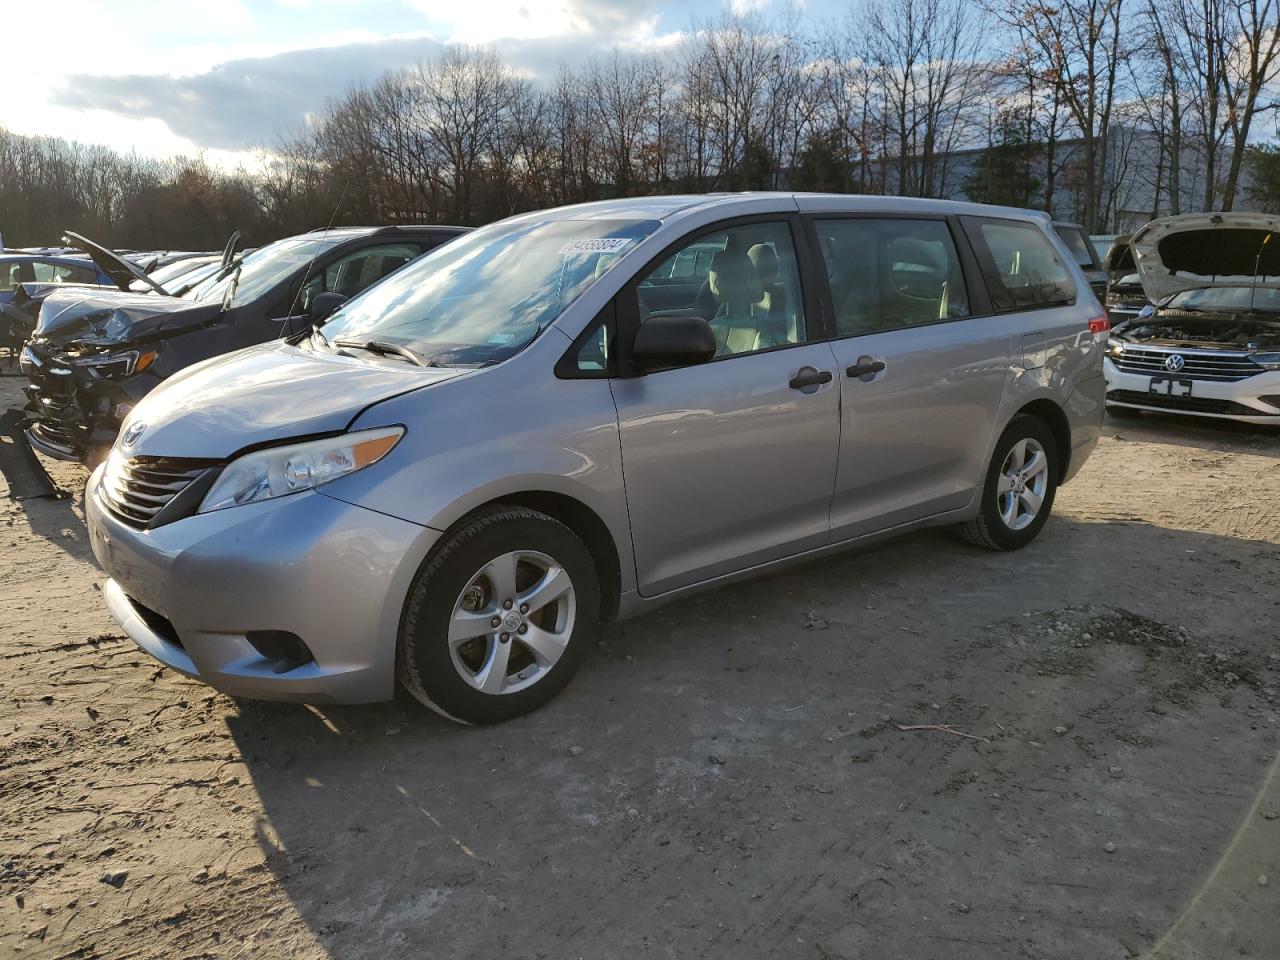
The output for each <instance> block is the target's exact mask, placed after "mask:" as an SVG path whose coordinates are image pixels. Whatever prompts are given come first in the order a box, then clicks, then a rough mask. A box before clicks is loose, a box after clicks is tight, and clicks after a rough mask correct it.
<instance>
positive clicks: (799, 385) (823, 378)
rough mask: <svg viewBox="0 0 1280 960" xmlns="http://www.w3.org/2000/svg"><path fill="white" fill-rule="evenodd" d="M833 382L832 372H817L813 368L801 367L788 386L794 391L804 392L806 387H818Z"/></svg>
mask: <svg viewBox="0 0 1280 960" xmlns="http://www.w3.org/2000/svg"><path fill="white" fill-rule="evenodd" d="M830 382H831V371H830V370H815V369H814V368H813V367H801V368H800V372H799V373H797V374H796V375H795V376H794V377H792V378H791V382H790V383H788V384H787V386H789V387H790V388H791V389H792V390H803V389H804V388H805V387H816V386H819V385H821V384H824V383H830Z"/></svg>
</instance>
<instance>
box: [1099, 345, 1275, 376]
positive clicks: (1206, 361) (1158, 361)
mask: <svg viewBox="0 0 1280 960" xmlns="http://www.w3.org/2000/svg"><path fill="white" fill-rule="evenodd" d="M1175 354H1176V355H1178V356H1180V357H1182V359H1183V367H1182V369H1181V370H1178V371H1170V370H1169V369H1168V368H1167V367H1165V365H1164V364H1165V361H1166V360H1167V359H1169V357H1171V356H1174V355H1175ZM1112 362H1113V363H1114V364H1115V365H1116V366H1117V367H1118V368H1119V369H1120V370H1122V371H1123V372H1125V373H1137V374H1143V375H1157V376H1159V375H1172V376H1179V377H1188V378H1189V379H1192V380H1226V381H1232V380H1244V379H1245V378H1247V377H1252V376H1254V375H1255V374H1259V373H1262V367H1260V366H1258V365H1257V364H1256V363H1254V362H1253V361H1252V360H1250V359H1249V356H1248V354H1243V353H1226V352H1218V351H1207V350H1200V351H1196V350H1179V349H1174V348H1170V349H1166V350H1152V349H1146V348H1143V347H1132V346H1129V345H1128V344H1126V345H1125V348H1124V352H1123V353H1121V354H1119V355H1118V356H1115V357H1113V358H1112Z"/></svg>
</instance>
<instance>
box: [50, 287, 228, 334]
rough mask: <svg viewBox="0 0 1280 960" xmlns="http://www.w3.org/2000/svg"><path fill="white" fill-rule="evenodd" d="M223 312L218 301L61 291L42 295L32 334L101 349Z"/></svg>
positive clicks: (84, 289) (203, 321)
mask: <svg viewBox="0 0 1280 960" xmlns="http://www.w3.org/2000/svg"><path fill="white" fill-rule="evenodd" d="M221 313H222V304H221V303H201V302H199V301H192V300H183V299H181V298H179V297H169V296H158V295H156V294H154V293H127V292H121V291H118V290H112V289H111V288H109V287H107V288H103V287H76V288H71V289H65V288H64V289H60V290H53V291H51V292H50V293H48V294H47V295H46V296H44V298H43V302H42V303H41V304H40V315H39V319H38V320H37V322H36V328H35V331H34V333H33V334H32V336H33V338H34V339H37V340H45V341H48V342H51V343H55V344H58V345H59V346H64V345H69V344H73V343H75V344H83V345H85V346H89V347H105V346H112V345H115V344H121V343H131V342H135V341H138V340H148V339H152V338H155V337H165V336H171V335H172V334H174V333H179V332H181V331H183V330H189V329H191V328H192V327H196V326H200V325H201V324H206V323H211V322H213V321H214V320H216V319H217V318H218V316H219V315H220V314H221Z"/></svg>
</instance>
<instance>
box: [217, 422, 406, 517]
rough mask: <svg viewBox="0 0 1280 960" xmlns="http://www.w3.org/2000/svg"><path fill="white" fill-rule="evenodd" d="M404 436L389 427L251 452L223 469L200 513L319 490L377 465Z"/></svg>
mask: <svg viewBox="0 0 1280 960" xmlns="http://www.w3.org/2000/svg"><path fill="white" fill-rule="evenodd" d="M402 436H404V427H383V428H381V429H378V430H361V431H359V432H357V433H344V434H342V435H341V436H337V437H327V438H325V439H324V440H310V441H308V442H306V443H292V444H289V445H288V446H283V447H268V448H267V449H265V450H257V451H254V452H253V453H246V454H245V455H244V456H243V457H240V458H239V459H238V460H233V461H232V462H231V463H229V464H227V466H226V467H224V468H223V470H222V473H221V474H220V475H219V476H218V479H217V480H216V481H214V484H213V487H212V488H211V489H210V490H209V492H208V493H207V494H206V495H205V498H204V502H203V503H201V504H200V512H201V513H208V512H209V511H211V510H221V509H222V508H224V507H238V506H240V505H241V504H245V503H255V502H257V501H258V500H273V499H275V498H276V497H283V496H287V495H288V494H291V493H298V492H299V491H302V490H310V489H311V488H312V487H318V486H320V484H322V483H328V482H329V481H330V480H336V479H338V477H344V476H346V475H347V474H348V473H355V471H357V470H361V469H363V468H364V467H367V466H369V465H370V464H373V463H377V462H378V461H379V460H381V459H382V458H383V457H385V456H386V455H387V454H388V453H390V452H391V448H392V447H394V446H395V445H396V444H397V443H399V442H400V438H401V437H402Z"/></svg>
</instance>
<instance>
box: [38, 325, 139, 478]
mask: <svg viewBox="0 0 1280 960" xmlns="http://www.w3.org/2000/svg"><path fill="white" fill-rule="evenodd" d="M27 349H28V351H30V352H31V353H32V354H38V355H39V360H40V362H39V363H38V364H32V363H30V362H28V361H27V359H25V358H24V360H23V368H22V369H23V372H24V373H26V374H27V378H28V381H29V383H28V385H27V386H26V387H25V388H24V390H25V393H26V396H27V403H26V406H25V407H24V408H23V410H24V412H25V413H26V414H27V416H28V419H29V423H30V427H29V429H28V431H27V439H28V440H29V441H30V442H31V445H32V446H33V447H35V448H36V449H37V450H39V451H40V452H41V453H43V454H45V455H47V456H50V457H55V458H57V459H59V460H78V461H80V462H82V463H88V464H91V465H92V464H93V463H94V462H95V461H96V460H98V459H99V458H100V457H101V455H102V454H104V453H105V452H106V451H107V450H110V449H111V445H112V444H113V443H114V442H115V439H116V434H117V433H118V432H119V431H120V424H121V422H122V421H123V420H124V417H125V415H126V414H127V413H128V412H129V410H131V409H132V408H133V407H134V406H135V405H136V404H137V403H138V401H139V400H141V399H142V398H143V397H144V396H146V395H147V394H148V393H149V392H151V390H152V389H153V388H154V387H155V386H157V385H158V384H159V383H160V378H159V377H157V376H156V375H155V374H154V372H153V371H151V370H147V371H143V372H139V373H136V374H131V375H129V376H127V377H121V378H119V379H114V378H103V379H99V378H95V377H93V376H91V375H90V374H89V373H88V372H87V370H86V369H85V368H83V367H79V366H75V365H73V364H70V363H67V362H65V361H63V360H61V359H59V358H58V357H57V356H56V354H53V353H51V352H50V351H49V350H48V348H47V347H43V348H42V347H41V346H40V345H38V344H37V345H34V346H33V345H32V344H31V343H30V342H28V344H27Z"/></svg>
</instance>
